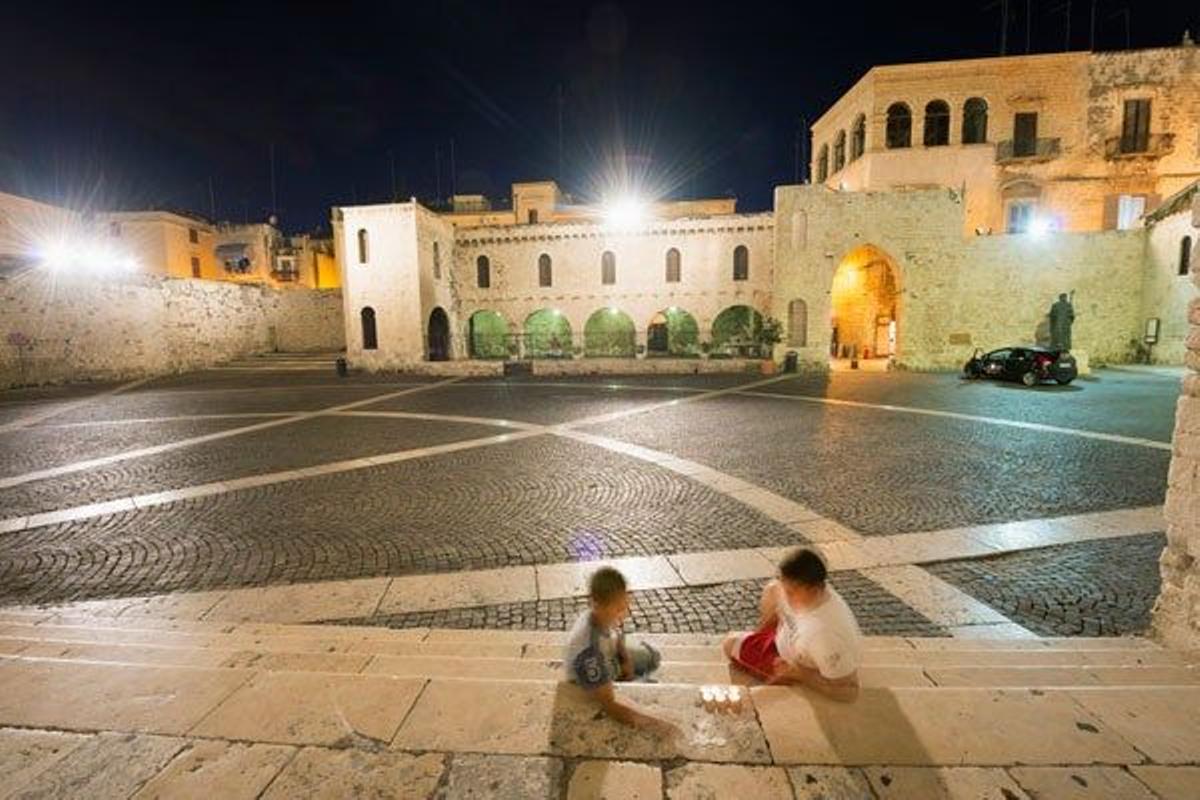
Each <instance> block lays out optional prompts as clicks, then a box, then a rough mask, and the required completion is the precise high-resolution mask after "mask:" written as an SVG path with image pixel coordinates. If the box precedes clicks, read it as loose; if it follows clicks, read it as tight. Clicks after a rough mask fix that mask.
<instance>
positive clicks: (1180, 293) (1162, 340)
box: [1142, 208, 1200, 364]
mask: <svg viewBox="0 0 1200 800" xmlns="http://www.w3.org/2000/svg"><path fill="white" fill-rule="evenodd" d="M1185 236H1190V237H1191V238H1192V255H1191V268H1190V273H1192V274H1194V273H1195V272H1196V270H1197V268H1200V229H1197V228H1196V227H1195V226H1193V224H1192V212H1191V209H1190V208H1185V209H1182V210H1181V211H1179V213H1177V214H1172V215H1170V216H1169V217H1166V218H1165V219H1162V220H1159V221H1158V222H1155V223H1154V224H1153V225H1152V226H1151V227H1150V228H1149V229H1147V232H1146V268H1145V269H1146V271H1145V278H1144V284H1143V288H1142V317H1143V318H1145V319H1149V318H1152V317H1153V318H1157V319H1158V320H1159V331H1158V343H1157V344H1155V345H1153V346H1152V347H1151V348H1150V358H1151V360H1152V361H1153V362H1154V363H1156V364H1182V363H1183V358H1184V354H1185V353H1186V352H1187V345H1186V341H1187V335H1188V322H1187V306H1188V301H1189V300H1190V299H1191V298H1192V296H1193V295H1194V294H1195V292H1194V291H1193V289H1192V281H1191V277H1190V275H1180V274H1179V256H1180V243H1181V242H1182V241H1183V238H1184V237H1185Z"/></svg>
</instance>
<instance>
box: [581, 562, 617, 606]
mask: <svg viewBox="0 0 1200 800" xmlns="http://www.w3.org/2000/svg"><path fill="white" fill-rule="evenodd" d="M624 593H625V576H624V575H622V574H621V573H620V572H617V571H616V570H615V569H613V568H612V567H601V568H600V569H598V570H596V571H595V572H593V573H592V579H591V581H589V582H588V594H590V595H591V598H592V600H593V601H595V602H597V603H607V602H609V601H610V600H612V599H614V598H615V597H617V596H618V595H621V594H624Z"/></svg>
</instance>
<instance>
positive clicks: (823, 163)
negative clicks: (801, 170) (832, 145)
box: [817, 144, 829, 183]
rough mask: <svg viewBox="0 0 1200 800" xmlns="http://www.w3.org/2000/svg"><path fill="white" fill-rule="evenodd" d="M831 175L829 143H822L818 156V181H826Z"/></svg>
mask: <svg viewBox="0 0 1200 800" xmlns="http://www.w3.org/2000/svg"><path fill="white" fill-rule="evenodd" d="M828 177H829V145H827V144H823V145H821V152H820V155H818V156H817V183H824V182H825V179H826V178H828Z"/></svg>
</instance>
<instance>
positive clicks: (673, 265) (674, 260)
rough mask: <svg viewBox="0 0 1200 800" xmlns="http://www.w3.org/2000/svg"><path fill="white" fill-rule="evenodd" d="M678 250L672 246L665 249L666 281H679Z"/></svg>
mask: <svg viewBox="0 0 1200 800" xmlns="http://www.w3.org/2000/svg"><path fill="white" fill-rule="evenodd" d="M679 272H680V269H679V251H678V250H676V249H675V248H674V247H672V248H671V249H670V250H668V251H667V283H679Z"/></svg>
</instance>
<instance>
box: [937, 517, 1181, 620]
mask: <svg viewBox="0 0 1200 800" xmlns="http://www.w3.org/2000/svg"><path fill="white" fill-rule="evenodd" d="M1165 544H1166V537H1165V536H1163V535H1162V534H1150V535H1144V536H1129V537H1126V538H1122V539H1105V540H1100V541H1093V542H1078V543H1075V544H1067V545H1062V546H1060V547H1049V548H1045V549H1041V550H1028V551H1025V552H1020V553H1011V554H1009V555H1004V556H998V557H996V558H988V559H979V560H972V561H951V562H946V563H942V564H934V565H931V566H930V567H928V569H929V571H930V572H932V573H933V574H934V575H937V576H938V577H939V578H942V579H943V580H945V581H948V582H950V583H952V584H954V585H955V586H957V587H958V588H959V589H962V590H963V591H964V592H967V593H968V594H970V595H973V596H974V597H976V598H978V599H979V600H982V601H983V602H985V603H987V604H989V605H991V606H992V607H993V608H995V609H996V610H998V611H1000V612H1001V613H1003V614H1004V615H1006V616H1007V617H1009V618H1010V619H1012V620H1013V621H1014V622H1017V623H1019V624H1021V625H1024V626H1025V627H1026V628H1029V629H1030V630H1032V631H1034V632H1035V633H1037V634H1040V635H1042V636H1123V635H1127V634H1138V633H1143V632H1145V630H1146V628H1147V627H1148V625H1149V624H1150V611H1151V609H1152V608H1153V607H1154V600H1155V598H1156V597H1157V596H1158V589H1159V583H1160V577H1159V571H1158V557H1159V556H1160V555H1161V554H1162V550H1163V547H1164V546H1165Z"/></svg>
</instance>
